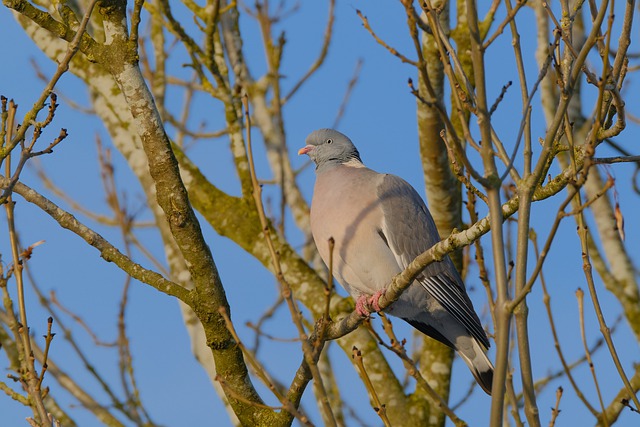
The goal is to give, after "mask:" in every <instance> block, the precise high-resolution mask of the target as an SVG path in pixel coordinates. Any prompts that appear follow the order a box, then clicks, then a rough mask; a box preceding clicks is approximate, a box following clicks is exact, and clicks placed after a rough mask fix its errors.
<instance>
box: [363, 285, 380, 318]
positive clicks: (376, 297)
mask: <svg viewBox="0 0 640 427" xmlns="http://www.w3.org/2000/svg"><path fill="white" fill-rule="evenodd" d="M385 291H386V289H381V290H379V291H377V292H376V293H375V294H373V295H371V297H368V296H367V295H360V296H359V297H358V299H357V300H356V312H357V313H358V314H359V315H360V316H362V317H368V316H370V315H371V312H372V310H371V309H373V311H375V312H379V311H382V309H381V308H380V297H381V296H382V295H384V293H385Z"/></svg>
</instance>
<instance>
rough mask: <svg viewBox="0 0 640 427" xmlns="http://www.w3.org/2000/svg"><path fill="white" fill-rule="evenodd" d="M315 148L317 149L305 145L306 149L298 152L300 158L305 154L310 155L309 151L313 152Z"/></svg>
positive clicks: (303, 148)
mask: <svg viewBox="0 0 640 427" xmlns="http://www.w3.org/2000/svg"><path fill="white" fill-rule="evenodd" d="M314 148H316V147H314V146H313V145H305V146H304V147H302V148H301V149H299V150H298V156H301V155H303V154H308V153H309V151H312V150H313V149H314Z"/></svg>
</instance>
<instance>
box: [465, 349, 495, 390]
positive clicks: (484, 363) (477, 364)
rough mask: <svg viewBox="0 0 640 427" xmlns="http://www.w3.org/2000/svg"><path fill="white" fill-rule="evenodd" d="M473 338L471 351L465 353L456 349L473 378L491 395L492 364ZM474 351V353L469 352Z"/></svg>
mask: <svg viewBox="0 0 640 427" xmlns="http://www.w3.org/2000/svg"><path fill="white" fill-rule="evenodd" d="M472 340H473V352H467V353H469V354H465V353H463V352H462V351H458V354H459V355H460V357H462V360H464V363H466V364H467V366H468V367H469V370H470V371H471V373H472V374H473V376H474V378H475V379H476V381H477V382H478V384H479V385H480V387H482V389H483V390H484V391H485V393H487V394H488V395H489V396H491V386H492V384H493V365H492V364H491V361H490V360H489V358H488V357H487V355H486V354H485V353H484V350H483V349H482V347H481V346H480V345H479V344H478V342H477V341H476V340H475V339H472ZM471 353H474V354H471Z"/></svg>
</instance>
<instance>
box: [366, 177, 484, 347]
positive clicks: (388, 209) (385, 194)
mask: <svg viewBox="0 0 640 427" xmlns="http://www.w3.org/2000/svg"><path fill="white" fill-rule="evenodd" d="M378 197H379V198H380V203H381V207H382V210H383V212H384V224H383V229H382V230H381V231H380V233H381V235H382V236H383V238H384V239H385V240H386V242H387V245H388V246H389V248H390V249H391V250H392V251H393V253H394V255H395V257H396V260H397V261H398V263H399V264H400V266H401V267H402V268H406V267H407V265H409V263H410V262H411V261H413V260H414V259H415V257H417V256H418V255H420V254H421V253H422V252H424V251H426V250H427V249H429V248H430V247H431V246H433V245H434V244H435V243H437V242H438V241H439V240H440V236H439V234H438V230H437V228H436V225H435V223H434V222H433V218H432V217H431V214H430V213H429V211H428V210H427V207H426V205H425V204H424V202H423V200H422V198H421V197H420V195H419V194H418V193H417V192H416V191H415V190H414V189H413V187H411V185H409V184H408V183H407V182H406V181H404V180H403V179H402V178H399V177H397V176H394V175H386V176H385V178H384V180H383V181H382V183H381V184H380V186H379V187H378ZM417 280H418V282H419V283H420V284H421V285H422V286H423V287H424V289H425V290H426V291H427V292H428V293H429V295H431V296H432V297H433V298H434V299H435V300H436V301H438V303H440V305H441V306H442V307H444V309H445V310H447V312H448V313H449V314H451V315H452V316H453V317H454V318H455V319H456V320H457V321H458V322H460V323H461V324H462V325H463V326H464V327H465V329H467V330H468V331H469V333H470V334H471V335H472V336H473V337H474V338H476V339H477V340H478V342H480V343H482V345H484V346H485V347H487V348H488V347H489V340H488V339H487V335H486V334H485V332H484V330H483V329H482V325H481V323H480V319H478V316H477V315H476V313H475V311H474V309H473V305H472V304H471V300H470V299H469V297H468V296H467V292H466V289H465V288H464V283H463V282H462V279H461V278H460V276H459V274H458V272H457V271H456V269H455V267H454V266H453V263H452V262H451V260H450V259H449V258H448V257H447V258H446V259H444V260H443V261H441V262H438V263H433V264H431V265H430V266H429V267H427V268H426V269H425V271H424V272H423V273H422V274H421V275H420V276H419V277H418V279H417Z"/></svg>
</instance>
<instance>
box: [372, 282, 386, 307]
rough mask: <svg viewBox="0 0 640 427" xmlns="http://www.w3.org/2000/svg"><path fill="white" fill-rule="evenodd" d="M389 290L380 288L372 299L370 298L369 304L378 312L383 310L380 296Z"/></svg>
mask: <svg viewBox="0 0 640 427" xmlns="http://www.w3.org/2000/svg"><path fill="white" fill-rule="evenodd" d="M386 291H387V290H386V289H385V288H382V289H380V290H379V291H378V292H376V293H375V294H373V295H372V296H371V299H369V305H370V306H371V307H373V309H374V310H375V311H376V312H378V311H382V309H381V308H380V297H381V296H382V295H384V293H385V292H386Z"/></svg>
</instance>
